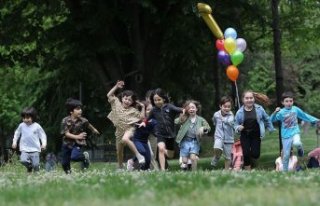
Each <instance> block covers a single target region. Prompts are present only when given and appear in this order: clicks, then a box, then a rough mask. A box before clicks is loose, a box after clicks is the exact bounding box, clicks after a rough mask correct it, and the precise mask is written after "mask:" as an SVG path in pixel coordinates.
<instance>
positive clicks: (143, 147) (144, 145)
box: [133, 139, 151, 170]
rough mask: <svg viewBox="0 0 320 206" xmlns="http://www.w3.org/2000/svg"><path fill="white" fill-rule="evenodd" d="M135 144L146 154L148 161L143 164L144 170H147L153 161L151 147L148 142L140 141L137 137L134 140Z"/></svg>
mask: <svg viewBox="0 0 320 206" xmlns="http://www.w3.org/2000/svg"><path fill="white" fill-rule="evenodd" d="M133 143H134V145H135V146H136V148H137V150H138V152H139V153H140V154H141V155H142V156H144V158H145V160H146V163H145V164H144V165H142V166H141V169H142V170H147V169H149V168H150V162H151V153H150V148H149V145H148V142H143V141H139V140H137V139H134V140H133Z"/></svg>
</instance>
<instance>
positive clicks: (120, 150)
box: [116, 141, 124, 169]
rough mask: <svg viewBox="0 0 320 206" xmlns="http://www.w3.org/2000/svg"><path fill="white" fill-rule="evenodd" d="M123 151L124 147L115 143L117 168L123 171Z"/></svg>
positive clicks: (118, 142) (120, 143)
mask: <svg viewBox="0 0 320 206" xmlns="http://www.w3.org/2000/svg"><path fill="white" fill-rule="evenodd" d="M123 149H124V145H123V144H122V142H121V141H116V150H117V161H118V168H119V169H123Z"/></svg>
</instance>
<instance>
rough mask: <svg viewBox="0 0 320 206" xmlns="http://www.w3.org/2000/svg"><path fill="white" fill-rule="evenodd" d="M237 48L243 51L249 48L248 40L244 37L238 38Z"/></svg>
mask: <svg viewBox="0 0 320 206" xmlns="http://www.w3.org/2000/svg"><path fill="white" fill-rule="evenodd" d="M236 44H237V50H239V51H241V52H243V51H244V50H246V48H247V42H246V40H244V39H243V38H238V39H237V40H236Z"/></svg>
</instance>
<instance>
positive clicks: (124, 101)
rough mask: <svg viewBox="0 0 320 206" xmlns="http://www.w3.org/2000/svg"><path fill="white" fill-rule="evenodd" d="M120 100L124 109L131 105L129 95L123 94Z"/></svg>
mask: <svg viewBox="0 0 320 206" xmlns="http://www.w3.org/2000/svg"><path fill="white" fill-rule="evenodd" d="M121 101H122V106H123V107H124V108H126V109H127V108H129V107H131V105H132V104H133V100H132V97H131V96H123V97H122V99H121Z"/></svg>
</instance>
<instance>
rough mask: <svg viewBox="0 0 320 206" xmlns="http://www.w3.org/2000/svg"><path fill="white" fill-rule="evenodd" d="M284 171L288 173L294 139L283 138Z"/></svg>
mask: <svg viewBox="0 0 320 206" xmlns="http://www.w3.org/2000/svg"><path fill="white" fill-rule="evenodd" d="M281 140H282V154H283V160H282V164H283V171H284V172H288V167H289V159H290V151H291V146H292V138H286V139H285V138H282V139H281Z"/></svg>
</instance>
